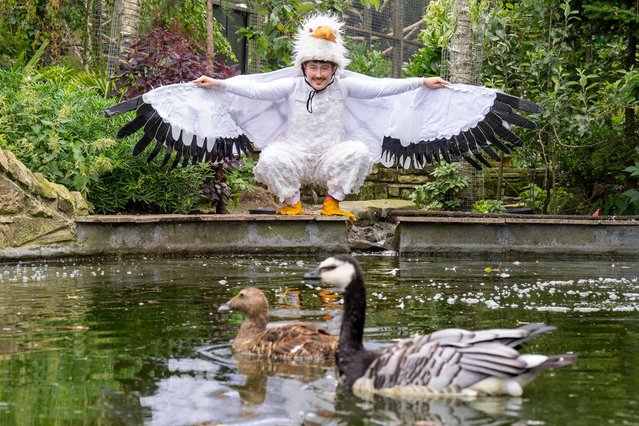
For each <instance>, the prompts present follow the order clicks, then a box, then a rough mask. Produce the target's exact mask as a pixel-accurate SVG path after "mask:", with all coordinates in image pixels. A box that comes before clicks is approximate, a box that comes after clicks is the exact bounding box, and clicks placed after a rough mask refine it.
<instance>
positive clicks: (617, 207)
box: [601, 161, 639, 216]
mask: <svg viewBox="0 0 639 426" xmlns="http://www.w3.org/2000/svg"><path fill="white" fill-rule="evenodd" d="M623 171H624V172H626V173H629V174H630V176H629V177H630V178H634V179H635V180H637V179H638V178H639V161H637V162H636V163H635V165H634V166H629V167H626V168H625V169H624V170H623ZM601 213H602V214H605V215H620V216H621V215H639V190H637V188H636V187H635V188H630V189H627V190H625V191H623V192H621V193H618V194H605V195H604V197H603V200H602V209H601Z"/></svg>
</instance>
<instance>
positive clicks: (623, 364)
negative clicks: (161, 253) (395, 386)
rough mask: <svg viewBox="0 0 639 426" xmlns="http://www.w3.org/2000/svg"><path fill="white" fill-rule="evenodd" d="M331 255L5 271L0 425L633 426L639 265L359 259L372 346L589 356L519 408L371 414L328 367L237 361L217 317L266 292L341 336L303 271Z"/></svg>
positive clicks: (283, 310) (399, 409)
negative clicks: (494, 343) (492, 344)
mask: <svg viewBox="0 0 639 426" xmlns="http://www.w3.org/2000/svg"><path fill="white" fill-rule="evenodd" d="M322 258H323V257H315V256H312V257H307V256H289V257H275V258H274V257H255V256H246V257H237V256H235V257H232V258H231V257H222V256H219V257H218V256H215V257H213V256H212V257H197V258H179V259H178V258H153V257H147V258H136V259H101V260H93V261H87V260H82V261H66V262H47V263H44V262H37V263H19V264H15V263H14V264H0V289H1V290H0V322H1V330H0V424H2V425H5V424H6V425H13V424H15V425H32V424H34V425H35V424H56V425H57V424H65V425H66V424H109V425H137V424H149V425H216V424H229V425H239V424H241V425H301V424H305V425H333V424H337V425H359V424H361V425H395V424H397V425H399V424H417V425H421V426H427V425H428V426H430V425H438V424H442V425H455V424H459V425H480V424H517V425H567V424H579V425H602V424H611V425H624V424H628V425H630V424H635V425H636V424H639V392H637V388H638V387H639V370H638V368H639V367H638V366H639V287H638V286H639V282H638V279H637V277H639V265H638V264H636V263H632V262H628V261H625V262H614V261H570V260H561V261H548V260H544V261H539V262H536V261H521V262H503V263H501V264H500V263H497V262H495V261H479V260H472V261H465V260H458V259H449V258H445V259H432V258H425V259H419V258H415V257H412V258H406V257H397V256H392V255H387V256H384V255H375V256H372V255H366V256H364V255H361V256H358V258H359V259H360V261H361V262H362V266H363V268H364V271H365V273H366V279H367V288H368V296H367V297H368V311H367V321H366V330H365V342H366V344H367V345H368V346H370V347H375V346H380V345H384V344H387V343H390V342H392V341H393V339H397V338H403V337H408V336H411V335H413V334H415V333H428V332H432V331H434V330H436V329H439V328H445V327H462V328H486V327H515V326H517V325H518V324H520V323H525V322H540V321H541V322H546V323H548V324H552V325H554V326H557V327H558V330H557V331H556V332H554V333H552V334H550V335H545V336H540V337H539V338H537V339H535V340H534V341H533V342H531V343H530V344H528V345H527V346H526V347H525V351H526V352H541V353H563V352H570V351H572V352H576V353H577V354H578V355H579V360H578V363H577V364H576V365H575V366H571V367H568V368H563V369H560V370H555V371H552V372H548V373H545V374H543V375H542V376H539V377H538V378H537V379H536V380H535V381H534V382H533V383H531V384H530V385H529V386H528V387H527V388H526V390H525V393H524V396H523V398H487V399H480V400H475V401H461V400H446V399H435V400H430V401H421V402H410V401H395V400H392V399H386V398H375V399H374V400H372V401H364V400H361V399H358V398H357V397H355V396H353V395H351V394H349V393H347V392H343V391H341V390H339V389H336V388H335V377H334V374H333V366H332V364H331V362H327V363H325V364H308V363H290V362H269V361H266V360H254V359H242V358H238V357H235V356H233V355H232V353H231V351H230V341H231V339H232V338H233V336H234V333H235V331H236V330H237V327H238V324H239V323H240V322H241V317H240V316H238V315H237V314H230V315H229V314H226V313H224V314H223V313H218V312H217V308H218V306H220V305H221V304H222V303H224V302H226V301H227V300H228V299H230V298H231V297H232V296H233V295H234V294H235V293H236V292H237V291H238V290H239V289H240V288H242V287H246V286H256V287H260V288H262V289H263V290H264V291H265V292H266V294H267V298H268V299H269V302H270V304H271V316H270V318H271V322H273V323H284V322H287V321H291V320H304V321H309V322H316V323H321V324H323V325H325V326H327V327H329V329H331V330H333V331H335V332H336V331H337V330H338V328H339V322H340V313H341V304H340V300H341V299H340V296H339V294H337V293H334V292H333V291H332V290H331V289H325V288H322V287H320V286H318V283H316V282H313V283H309V282H304V281H303V280H302V274H303V273H304V272H306V271H307V270H309V269H311V268H313V267H314V266H316V264H317V263H318V262H319V261H321V260H322Z"/></svg>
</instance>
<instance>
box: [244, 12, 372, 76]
mask: <svg viewBox="0 0 639 426" xmlns="http://www.w3.org/2000/svg"><path fill="white" fill-rule="evenodd" d="M369 3H374V2H369ZM252 6H253V8H254V9H255V11H256V12H257V13H258V14H260V15H264V16H265V17H266V19H265V20H264V22H263V23H260V25H257V26H251V25H250V26H248V27H244V28H242V29H240V30H239V31H238V34H239V35H241V36H243V37H246V38H247V39H248V40H252V41H254V42H255V47H256V55H257V58H259V61H260V65H261V68H262V71H272V70H276V69H279V68H281V67H284V66H288V65H290V64H291V62H292V58H291V52H292V48H293V40H294V39H295V35H296V33H297V29H298V28H299V26H300V24H301V22H302V21H303V20H304V19H305V17H306V16H307V15H308V14H309V13H315V12H318V11H324V12H335V13H336V14H340V13H341V12H342V10H344V9H345V8H346V7H348V6H349V2H348V1H346V0H329V1H323V2H319V3H314V2H310V1H300V0H259V1H256V2H255V3H253V4H252Z"/></svg>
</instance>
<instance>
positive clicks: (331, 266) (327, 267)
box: [322, 265, 337, 272]
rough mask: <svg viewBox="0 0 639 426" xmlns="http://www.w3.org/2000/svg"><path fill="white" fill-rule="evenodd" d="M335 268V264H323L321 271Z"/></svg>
mask: <svg viewBox="0 0 639 426" xmlns="http://www.w3.org/2000/svg"><path fill="white" fill-rule="evenodd" d="M335 268H337V266H335V265H329V266H324V267H323V268H322V272H324V271H332V270H333V269H335Z"/></svg>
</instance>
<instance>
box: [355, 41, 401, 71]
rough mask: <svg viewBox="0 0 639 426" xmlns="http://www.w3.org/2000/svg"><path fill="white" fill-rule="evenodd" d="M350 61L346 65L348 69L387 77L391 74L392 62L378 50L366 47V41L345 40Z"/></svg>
mask: <svg viewBox="0 0 639 426" xmlns="http://www.w3.org/2000/svg"><path fill="white" fill-rule="evenodd" d="M346 46H347V47H348V51H349V55H350V58H351V63H350V64H349V65H348V69H349V70H350V71H355V72H359V73H362V74H366V75H370V76H371V77H389V76H390V75H391V69H392V64H391V62H390V61H389V60H388V58H386V57H385V56H384V53H383V52H381V51H380V50H371V49H368V48H367V47H366V43H362V42H355V41H350V40H347V42H346Z"/></svg>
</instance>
